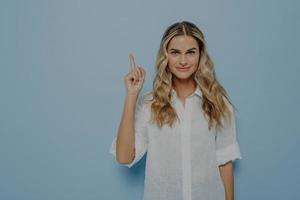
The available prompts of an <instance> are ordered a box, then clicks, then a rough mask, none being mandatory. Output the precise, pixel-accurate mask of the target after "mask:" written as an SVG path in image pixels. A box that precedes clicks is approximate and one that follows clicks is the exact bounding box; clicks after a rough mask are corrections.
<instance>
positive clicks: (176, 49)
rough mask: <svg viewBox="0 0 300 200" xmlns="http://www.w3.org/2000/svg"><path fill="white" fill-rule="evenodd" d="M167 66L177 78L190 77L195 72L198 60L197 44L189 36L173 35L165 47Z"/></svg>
mask: <svg viewBox="0 0 300 200" xmlns="http://www.w3.org/2000/svg"><path fill="white" fill-rule="evenodd" d="M167 53H168V68H169V70H170V71H171V73H172V74H173V77H174V76H175V78H177V79H190V78H192V76H191V75H193V73H194V72H196V70H197V67H198V61H199V56H200V52H199V46H198V43H197V41H196V39H195V38H193V37H191V36H185V35H180V36H175V37H174V38H172V39H171V41H170V42H169V45H168V49H167Z"/></svg>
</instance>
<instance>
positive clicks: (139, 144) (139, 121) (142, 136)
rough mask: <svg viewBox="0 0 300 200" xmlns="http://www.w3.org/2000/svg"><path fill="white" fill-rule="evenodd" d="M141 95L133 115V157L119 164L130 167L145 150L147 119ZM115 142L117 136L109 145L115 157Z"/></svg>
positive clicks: (146, 143) (146, 144)
mask: <svg viewBox="0 0 300 200" xmlns="http://www.w3.org/2000/svg"><path fill="white" fill-rule="evenodd" d="M143 99H144V98H143V97H141V96H140V97H139V98H138V100H137V105H136V110H135V117H134V119H135V120H134V128H135V157H134V160H133V161H132V162H131V163H129V164H120V163H119V164H120V165H123V166H127V167H129V168H131V167H132V166H133V165H134V164H135V163H137V162H138V161H139V160H140V159H141V158H142V157H143V156H144V154H145V153H146V152H147V146H148V137H147V120H146V116H147V115H146V113H145V106H144V104H143ZM116 142H117V136H115V138H114V139H113V141H112V144H111V146H110V151H109V152H110V153H111V154H112V155H113V156H114V157H115V158H116Z"/></svg>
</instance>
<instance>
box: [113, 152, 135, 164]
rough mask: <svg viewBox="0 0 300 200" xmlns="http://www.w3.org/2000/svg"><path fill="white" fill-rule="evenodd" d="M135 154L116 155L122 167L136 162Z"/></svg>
mask: <svg viewBox="0 0 300 200" xmlns="http://www.w3.org/2000/svg"><path fill="white" fill-rule="evenodd" d="M134 157H135V156H134V153H133V155H131V154H130V155H129V156H128V154H127V155H124V154H123V153H118V152H117V154H116V160H117V162H118V163H120V164H122V165H127V164H130V163H132V161H133V160H134Z"/></svg>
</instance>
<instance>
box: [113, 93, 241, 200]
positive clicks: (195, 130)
mask: <svg viewBox="0 0 300 200" xmlns="http://www.w3.org/2000/svg"><path fill="white" fill-rule="evenodd" d="M151 95H152V94H151V92H149V93H146V94H144V95H142V96H141V97H139V99H138V103H137V109H136V113H135V148H136V156H135V158H134V160H133V161H132V163H130V164H127V165H125V166H127V167H129V168H130V167H132V166H133V165H134V164H135V163H137V162H138V161H139V160H140V159H141V158H142V157H143V156H144V155H145V153H146V152H147V156H146V169H145V170H146V171H145V184H144V187H145V188H144V200H225V190H224V185H223V182H222V179H221V176H220V173H219V167H218V166H219V165H221V164H225V163H226V162H228V161H230V160H232V161H234V160H236V159H241V158H242V157H241V153H240V149H239V144H238V143H237V140H236V127H235V118H233V120H231V124H230V126H226V127H225V128H224V129H221V130H217V129H211V130H210V131H209V130H208V124H207V121H206V119H205V117H204V115H203V111H202V108H201V101H202V93H201V90H200V88H199V87H197V88H196V90H195V92H194V93H193V94H192V95H190V96H189V97H187V98H186V100H185V106H184V105H183V103H182V102H181V101H180V100H179V98H178V97H177V95H176V92H175V90H172V101H171V103H172V106H173V107H174V109H175V110H176V112H177V115H178V117H179V119H180V120H179V121H177V122H176V123H175V126H174V127H173V128H170V127H169V125H164V126H163V127H162V128H161V129H160V128H158V127H157V126H156V125H155V124H152V123H151V122H150V121H149V120H150V115H151V112H150V106H151V102H150V101H147V100H150V99H151V97H152V96H151ZM228 105H229V104H228ZM230 109H231V111H233V109H232V107H231V106H230ZM115 152H116V137H115V138H114V140H113V142H112V144H111V147H110V153H112V154H113V155H114V156H115V155H116V153H115Z"/></svg>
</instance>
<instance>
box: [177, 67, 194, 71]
mask: <svg viewBox="0 0 300 200" xmlns="http://www.w3.org/2000/svg"><path fill="white" fill-rule="evenodd" d="M190 68H191V67H176V69H177V70H178V71H181V72H185V71H188V70H189V69H190Z"/></svg>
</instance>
